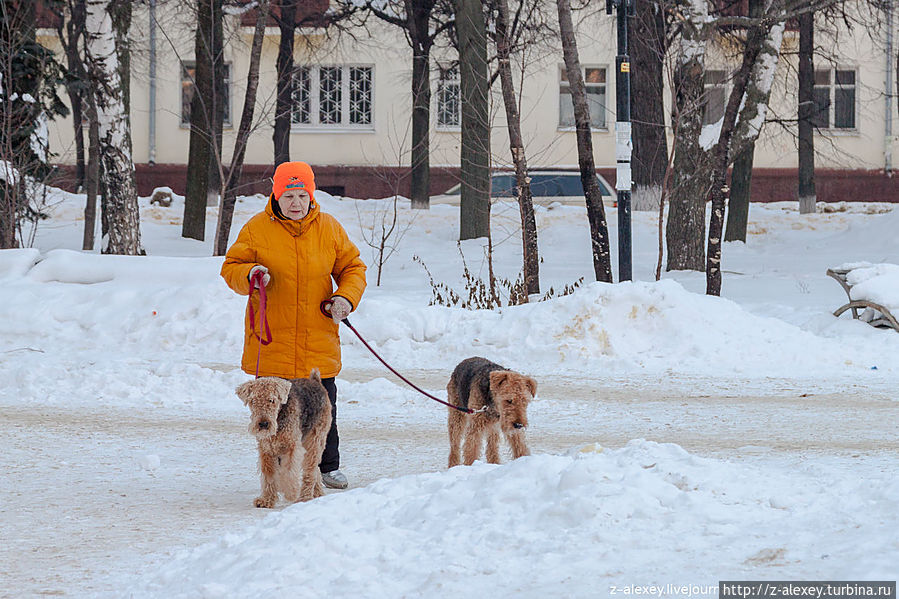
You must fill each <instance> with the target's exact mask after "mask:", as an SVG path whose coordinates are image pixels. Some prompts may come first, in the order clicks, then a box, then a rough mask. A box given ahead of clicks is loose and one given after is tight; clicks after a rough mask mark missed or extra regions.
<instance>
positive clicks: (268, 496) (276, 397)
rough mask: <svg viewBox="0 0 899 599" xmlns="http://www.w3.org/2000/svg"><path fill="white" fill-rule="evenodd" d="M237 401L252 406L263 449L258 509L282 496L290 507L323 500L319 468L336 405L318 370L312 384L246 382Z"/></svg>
mask: <svg viewBox="0 0 899 599" xmlns="http://www.w3.org/2000/svg"><path fill="white" fill-rule="evenodd" d="M237 396H238V397H239V398H241V399H242V400H243V402H244V404H246V405H248V406H250V434H251V435H253V436H254V437H256V440H257V442H258V444H259V469H260V471H261V472H262V494H261V495H260V496H259V497H257V498H256V501H255V502H254V505H255V506H256V507H266V508H270V507H274V505H275V503H276V502H277V501H278V493H279V492H281V493H283V494H284V499H286V500H287V501H290V502H296V501H309V500H310V499H313V498H315V497H321V496H322V495H324V493H325V491H324V487H323V486H322V475H321V472H320V471H319V469H318V465H319V463H320V462H321V459H322V452H324V450H325V440H326V439H327V437H328V430H329V429H330V428H331V402H330V401H329V400H328V392H327V391H326V390H325V388H324V387H323V386H322V381H321V377H320V376H319V373H318V370H315V369H313V370H312V374H311V375H309V378H308V379H293V380H290V381H289V380H285V379H280V378H277V377H262V378H258V379H255V380H252V381H247V382H246V383H244V384H242V385H240V386H239V387H238V388H237ZM301 463H302V466H301ZM301 470H302V486H301V484H300V478H301V476H300V471H301Z"/></svg>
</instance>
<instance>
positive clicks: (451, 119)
mask: <svg viewBox="0 0 899 599" xmlns="http://www.w3.org/2000/svg"><path fill="white" fill-rule="evenodd" d="M460 85H461V83H460V80H459V67H458V66H453V67H450V68H448V69H445V70H444V69H441V71H440V79H439V80H438V82H437V126H438V127H447V128H452V127H459V126H460V123H461V122H462V116H461V115H462V106H461V94H462V89H461V87H460Z"/></svg>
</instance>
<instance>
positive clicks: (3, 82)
mask: <svg viewBox="0 0 899 599" xmlns="http://www.w3.org/2000/svg"><path fill="white" fill-rule="evenodd" d="M61 83H62V74H61V67H60V65H59V64H58V63H57V62H56V60H55V58H54V57H53V53H52V52H51V51H50V50H49V49H47V48H45V47H44V46H42V45H41V44H39V43H38V42H37V38H36V20H35V5H34V4H33V3H32V2H30V1H28V0H15V1H13V0H8V1H6V2H0V248H13V247H18V246H22V245H29V244H30V242H31V240H32V239H33V235H34V232H35V226H36V225H37V223H38V221H39V220H41V219H42V218H45V216H46V215H45V214H44V212H43V208H44V205H45V203H46V197H45V187H44V186H43V185H42V183H43V181H44V180H45V179H46V178H47V176H48V175H49V173H50V166H49V164H48V160H49V149H48V141H47V135H46V127H47V121H48V119H51V118H54V117H56V116H62V115H65V114H67V112H68V111H67V109H66V108H65V106H64V105H63V103H62V100H61V99H60V98H59V97H58V96H57V94H56V86H57V85H60V84H61ZM29 222H30V223H31V224H32V225H34V226H32V228H31V233H30V235H26V234H25V233H24V230H23V225H25V224H26V223H29Z"/></svg>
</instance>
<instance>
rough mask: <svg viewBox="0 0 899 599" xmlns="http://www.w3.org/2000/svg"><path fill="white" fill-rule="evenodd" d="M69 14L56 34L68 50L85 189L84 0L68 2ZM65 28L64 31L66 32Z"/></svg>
mask: <svg viewBox="0 0 899 599" xmlns="http://www.w3.org/2000/svg"><path fill="white" fill-rule="evenodd" d="M69 13H70V14H69V18H68V20H67V21H66V22H65V25H63V22H62V20H60V24H59V25H58V26H57V28H56V34H57V36H58V37H59V41H60V43H61V44H62V46H63V49H64V50H65V54H66V66H67V67H68V69H69V77H68V78H67V80H66V93H67V94H68V96H69V104H71V106H72V126H73V128H74V132H75V187H76V189H77V190H78V191H81V190H82V189H84V185H85V165H84V101H83V99H82V96H83V93H84V91H83V90H84V87H85V86H87V85H88V82H87V74H86V73H85V72H84V60H83V59H82V58H81V52H80V51H79V48H80V45H81V39H82V37H83V35H84V0H72V1H70V2H69ZM63 31H65V33H63Z"/></svg>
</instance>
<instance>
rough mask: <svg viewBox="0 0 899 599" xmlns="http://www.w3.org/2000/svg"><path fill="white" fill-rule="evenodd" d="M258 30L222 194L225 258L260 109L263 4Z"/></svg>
mask: <svg viewBox="0 0 899 599" xmlns="http://www.w3.org/2000/svg"><path fill="white" fill-rule="evenodd" d="M257 10H258V11H259V12H258V14H257V15H256V28H255V29H254V30H253V44H252V46H251V48H250V66H249V68H248V69H247V91H246V94H245V96H244V101H243V110H242V111H241V114H240V125H239V126H238V129H237V140H236V141H235V143H234V155H233V156H232V157H231V168H230V169H229V170H228V181H227V184H226V185H225V191H224V193H223V194H222V203H221V207H220V208H219V217H218V223H217V226H216V234H215V251H214V253H213V255H215V256H224V255H225V253H226V252H227V251H228V236H229V235H230V233H231V221H232V219H233V217H234V203H235V201H236V200H237V186H238V185H239V183H240V175H241V173H242V172H243V162H244V156H245V155H246V151H247V142H248V141H249V139H250V131H251V126H252V124H253V112H254V111H255V109H256V90H257V89H258V87H259V60H260V56H261V55H262V40H263V38H264V37H265V23H266V21H267V20H268V13H269V3H268V2H267V0H261V1H260V2H259V6H258V8H257Z"/></svg>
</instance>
